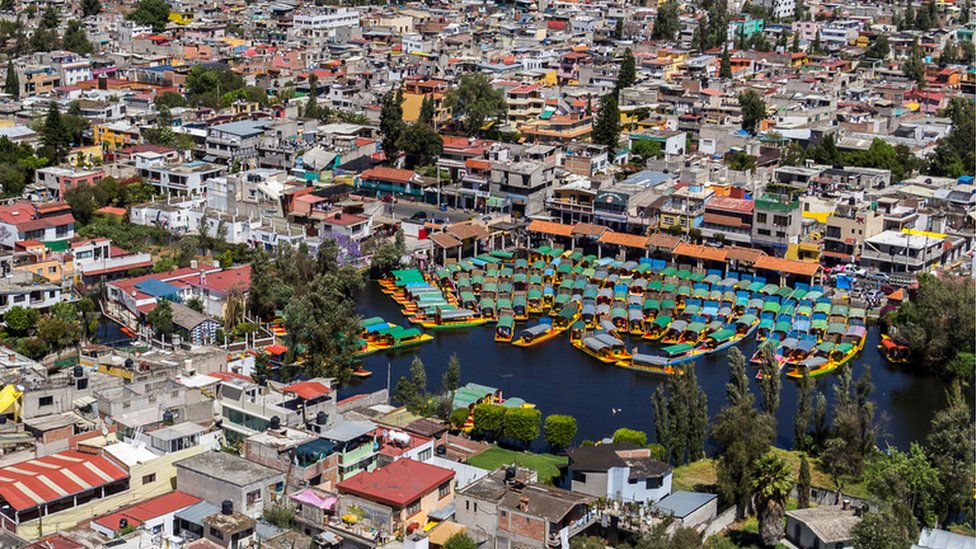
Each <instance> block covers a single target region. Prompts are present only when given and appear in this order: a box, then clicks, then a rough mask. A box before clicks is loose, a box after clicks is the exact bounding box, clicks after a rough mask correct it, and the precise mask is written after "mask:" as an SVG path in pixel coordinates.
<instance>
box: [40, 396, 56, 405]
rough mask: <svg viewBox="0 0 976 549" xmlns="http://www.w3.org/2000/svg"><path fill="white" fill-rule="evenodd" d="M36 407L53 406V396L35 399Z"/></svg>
mask: <svg viewBox="0 0 976 549" xmlns="http://www.w3.org/2000/svg"><path fill="white" fill-rule="evenodd" d="M37 405H38V406H54V397H53V396H46V397H41V398H39V399H37Z"/></svg>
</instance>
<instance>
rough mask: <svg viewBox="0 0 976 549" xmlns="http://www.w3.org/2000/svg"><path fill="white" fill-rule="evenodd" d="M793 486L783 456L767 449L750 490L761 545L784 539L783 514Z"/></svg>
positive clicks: (768, 544) (758, 464)
mask: <svg viewBox="0 0 976 549" xmlns="http://www.w3.org/2000/svg"><path fill="white" fill-rule="evenodd" d="M792 489H793V472H792V471H791V470H790V466H789V465H787V464H786V462H785V461H783V458H781V457H779V456H778V455H776V454H774V453H772V452H769V453H767V454H766V455H764V456H763V457H762V458H760V459H759V461H758V462H757V463H756V473H755V475H754V476H753V480H752V494H753V498H754V499H755V505H756V513H757V515H758V516H759V536H760V538H761V539H762V542H763V545H766V546H773V545H776V544H777V543H779V541H780V540H781V539H783V535H784V532H783V514H784V512H785V511H786V499H787V498H788V497H789V495H790V490H792Z"/></svg>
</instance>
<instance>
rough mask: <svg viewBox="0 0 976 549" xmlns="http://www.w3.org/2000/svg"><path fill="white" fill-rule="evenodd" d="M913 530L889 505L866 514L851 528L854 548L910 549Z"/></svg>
mask: <svg viewBox="0 0 976 549" xmlns="http://www.w3.org/2000/svg"><path fill="white" fill-rule="evenodd" d="M911 535H912V532H910V531H909V530H908V529H907V528H906V527H905V526H904V524H903V522H902V521H900V520H899V518H898V517H897V516H896V515H895V513H894V512H892V510H891V509H890V508H888V507H884V508H882V509H879V510H878V511H874V512H871V513H867V514H866V515H864V518H862V519H861V522H858V523H857V524H856V525H854V528H852V529H851V541H852V543H853V545H854V549H908V548H909V547H911V546H912V541H913V539H912V537H911Z"/></svg>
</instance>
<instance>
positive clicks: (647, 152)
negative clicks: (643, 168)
mask: <svg viewBox="0 0 976 549" xmlns="http://www.w3.org/2000/svg"><path fill="white" fill-rule="evenodd" d="M630 154H631V156H636V157H637V158H638V159H639V160H640V163H641V164H642V165H643V164H644V163H645V162H647V161H648V160H650V159H652V158H658V157H660V156H662V155H663V154H664V153H663V151H662V150H661V143H659V142H657V141H651V140H650V139H640V140H637V141H634V142H633V145H632V146H631V148H630Z"/></svg>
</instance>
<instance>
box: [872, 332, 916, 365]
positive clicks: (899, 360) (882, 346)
mask: <svg viewBox="0 0 976 549" xmlns="http://www.w3.org/2000/svg"><path fill="white" fill-rule="evenodd" d="M878 350H879V351H881V356H883V357H884V359H885V360H887V361H888V362H890V363H892V364H907V363H908V360H909V358H910V357H911V354H910V353H911V349H909V347H908V346H907V345H902V344H900V343H898V342H896V341H895V340H894V338H893V337H891V336H890V335H888V334H884V335H882V336H881V343H879V344H878Z"/></svg>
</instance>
